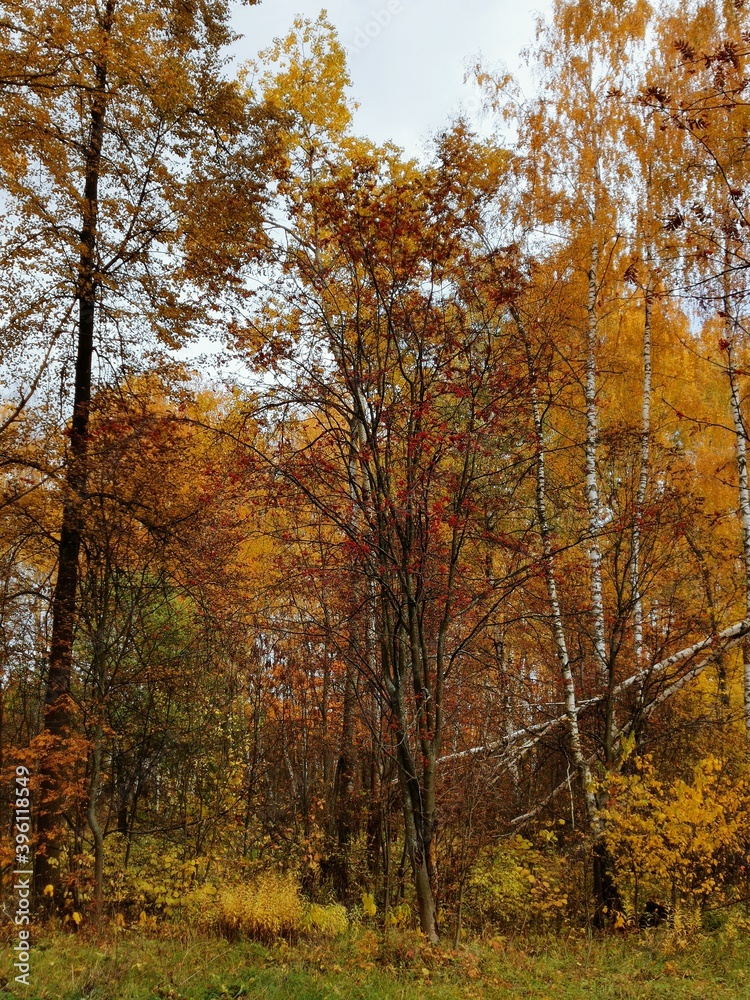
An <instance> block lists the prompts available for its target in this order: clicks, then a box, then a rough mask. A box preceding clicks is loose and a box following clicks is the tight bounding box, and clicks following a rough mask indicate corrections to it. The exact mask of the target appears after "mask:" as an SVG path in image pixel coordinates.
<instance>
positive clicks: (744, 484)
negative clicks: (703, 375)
mask: <svg viewBox="0 0 750 1000" xmlns="http://www.w3.org/2000/svg"><path fill="white" fill-rule="evenodd" d="M727 374H728V376H729V399H730V406H731V409H732V423H733V425H734V440H735V449H736V455H737V476H738V480H739V504H740V519H741V521H742V548H743V553H744V557H745V614H746V617H748V618H750V487H749V486H748V474H747V441H746V439H745V426H744V424H743V421H742V410H741V408H740V393H739V387H738V385H737V372H736V370H735V368H734V362H733V360H732V354H731V346H730V348H729V362H728V368H727ZM742 652H743V667H744V696H745V733H746V735H747V738H748V740H750V655H749V652H750V651H749V650H748V643H747V641H746V642H745V643H744V644H743V646H742Z"/></svg>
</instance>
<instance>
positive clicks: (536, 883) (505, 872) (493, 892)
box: [467, 834, 568, 926]
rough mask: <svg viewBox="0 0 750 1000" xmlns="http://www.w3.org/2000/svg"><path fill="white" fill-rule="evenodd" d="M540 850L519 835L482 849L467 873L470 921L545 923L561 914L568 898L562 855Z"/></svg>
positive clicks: (483, 922)
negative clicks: (469, 872) (468, 874)
mask: <svg viewBox="0 0 750 1000" xmlns="http://www.w3.org/2000/svg"><path fill="white" fill-rule="evenodd" d="M549 836H550V850H549V851H547V850H539V849H538V848H536V847H534V845H533V844H532V843H531V842H530V841H528V840H525V839H524V838H523V837H520V836H517V837H513V838H512V839H510V840H507V841H503V842H502V843H500V844H498V845H496V846H494V847H491V848H485V849H484V850H483V851H481V852H480V854H479V857H478V858H477V861H476V863H475V864H474V866H473V868H472V871H471V875H470V877H469V886H468V888H469V891H468V894H467V919H468V921H469V922H470V923H474V924H478V925H480V926H483V925H484V924H487V923H489V924H492V925H503V924H509V923H522V924H525V923H527V922H528V921H529V920H531V921H532V922H535V923H546V922H548V921H549V920H558V919H560V918H561V917H562V915H563V914H564V912H565V909H566V906H567V902H568V897H567V894H566V892H565V891H564V881H563V878H562V869H563V866H564V864H565V858H564V857H562V856H560V855H556V854H555V853H554V851H553V850H552V841H554V839H555V838H554V835H552V834H549Z"/></svg>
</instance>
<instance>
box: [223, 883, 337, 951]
mask: <svg viewBox="0 0 750 1000" xmlns="http://www.w3.org/2000/svg"><path fill="white" fill-rule="evenodd" d="M321 909H323V908H322V907H321ZM214 914H215V923H216V927H217V929H218V930H219V932H220V933H221V934H223V935H225V937H227V938H229V939H230V940H234V939H236V938H238V937H248V938H253V939H255V940H257V941H272V940H274V939H275V938H279V937H287V938H290V937H296V936H297V935H298V934H299V933H300V931H301V930H302V929H303V915H304V907H303V903H302V899H301V898H300V892H299V885H298V884H297V881H296V879H295V878H294V877H293V876H291V875H280V874H276V873H271V874H266V875H262V876H260V877H259V878H257V879H256V880H255V881H254V882H252V883H250V884H247V885H239V886H230V887H227V888H224V889H219V891H218V892H217V894H216V902H215V909H214Z"/></svg>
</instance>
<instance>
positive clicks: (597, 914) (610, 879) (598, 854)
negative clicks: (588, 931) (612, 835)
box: [593, 840, 622, 928]
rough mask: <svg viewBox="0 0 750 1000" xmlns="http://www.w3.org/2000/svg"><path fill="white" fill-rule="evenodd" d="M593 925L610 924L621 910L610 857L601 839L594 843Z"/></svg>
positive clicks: (603, 925) (605, 925) (604, 925)
mask: <svg viewBox="0 0 750 1000" xmlns="http://www.w3.org/2000/svg"><path fill="white" fill-rule="evenodd" d="M593 861H594V866H593V867H594V926H595V927H599V928H603V927H608V926H611V924H612V921H613V920H614V917H615V914H616V913H621V912H622V900H621V899H620V893H619V892H618V891H617V885H616V884H615V880H614V874H613V864H612V858H611V857H610V854H609V851H608V850H607V847H606V845H605V843H604V841H602V840H598V841H597V842H596V843H595V844H594V858H593Z"/></svg>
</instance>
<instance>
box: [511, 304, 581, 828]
mask: <svg viewBox="0 0 750 1000" xmlns="http://www.w3.org/2000/svg"><path fill="white" fill-rule="evenodd" d="M514 318H515V320H516V324H517V326H518V328H519V332H520V333H521V335H522V337H523V339H524V342H525V345H526V357H527V362H528V368H529V378H530V382H531V415H532V419H533V423H534V444H535V452H536V462H535V464H536V515H537V521H538V522H539V534H540V536H541V540H542V564H543V567H544V580H545V584H546V587H547V599H548V601H549V606H550V615H551V620H552V635H553V638H554V643H555V652H556V654H557V660H558V663H559V664H560V673H561V675H562V679H563V690H564V697H565V712H566V719H567V725H568V734H569V740H570V752H571V756H572V757H573V763H574V764H575V766H576V770H577V771H578V776H579V778H580V780H581V786H582V789H583V797H584V802H585V804H586V815H587V818H588V821H589V824H590V826H591V829H592V831H593V833H594V835H595V836H597V835H598V834H599V832H600V828H601V818H600V816H599V807H598V805H597V802H596V796H595V794H594V790H593V781H592V777H591V771H590V769H589V765H588V762H587V760H586V755H585V754H584V752H583V744H582V742H581V733H580V730H579V727H578V705H577V699H576V687H575V678H574V677H573V671H572V669H571V665H570V656H569V655H568V644H567V640H566V637H565V627H564V625H563V616H562V609H561V607H560V599H559V596H558V591H557V576H556V572H555V556H554V551H553V547H552V529H551V528H550V523H549V519H548V517H547V467H546V457H545V449H544V425H543V422H542V413H541V407H540V405H539V396H538V392H537V386H536V370H535V365H534V360H533V357H532V353H531V344H530V343H529V339H528V336H527V334H526V331H525V328H524V326H523V324H522V321H521V318H520V316H519V315H518V314H517V313H514Z"/></svg>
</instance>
